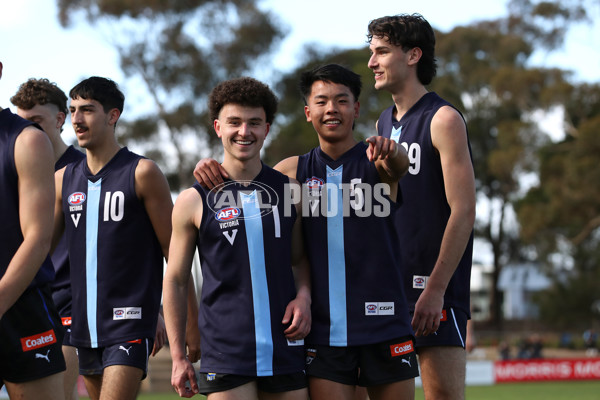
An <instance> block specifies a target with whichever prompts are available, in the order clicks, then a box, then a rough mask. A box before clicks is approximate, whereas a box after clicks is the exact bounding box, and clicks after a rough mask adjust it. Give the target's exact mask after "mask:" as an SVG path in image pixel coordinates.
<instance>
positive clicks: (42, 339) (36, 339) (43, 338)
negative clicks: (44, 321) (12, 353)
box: [21, 329, 56, 351]
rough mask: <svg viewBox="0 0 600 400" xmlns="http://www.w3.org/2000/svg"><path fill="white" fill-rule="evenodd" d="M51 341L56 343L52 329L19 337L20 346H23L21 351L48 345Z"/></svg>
mask: <svg viewBox="0 0 600 400" xmlns="http://www.w3.org/2000/svg"><path fill="white" fill-rule="evenodd" d="M53 343H56V334H55V333H54V330H53V329H50V330H49V331H46V332H42V333H38V334H37V335H32V336H27V337H24V338H21V347H22V348H23V351H31V350H35V349H39V348H41V347H46V346H50V345H51V344H53Z"/></svg>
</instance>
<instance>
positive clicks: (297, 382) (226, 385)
mask: <svg viewBox="0 0 600 400" xmlns="http://www.w3.org/2000/svg"><path fill="white" fill-rule="evenodd" d="M196 379H197V381H198V388H199V392H200V394H203V395H208V394H209V393H215V392H224V391H227V390H231V389H235V388H236V387H239V386H242V385H245V384H246V383H249V382H252V381H256V386H257V387H258V390H260V391H263V392H267V393H282V392H291V391H293V390H299V389H304V388H305V387H307V386H308V385H307V381H306V375H305V374H304V372H296V373H293V374H283V375H274V376H258V377H256V376H241V375H232V374H216V373H203V372H200V373H198V374H196Z"/></svg>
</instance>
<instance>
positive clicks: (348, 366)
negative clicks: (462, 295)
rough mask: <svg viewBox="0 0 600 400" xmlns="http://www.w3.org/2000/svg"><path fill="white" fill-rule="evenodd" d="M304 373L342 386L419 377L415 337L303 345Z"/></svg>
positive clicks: (380, 383) (385, 382)
mask: <svg viewBox="0 0 600 400" xmlns="http://www.w3.org/2000/svg"><path fill="white" fill-rule="evenodd" d="M306 373H307V375H308V376H309V377H311V376H313V377H316V378H322V379H327V380H329V381H333V382H338V383H342V384H344V385H360V386H376V385H385V384H389V383H393V382H400V381H404V380H407V379H413V378H415V377H417V376H419V367H418V365H417V357H416V353H415V346H414V338H413V337H412V336H404V337H401V338H398V339H392V340H386V341H384V342H381V343H375V344H369V345H364V346H353V347H332V346H319V345H316V346H315V345H307V346H306Z"/></svg>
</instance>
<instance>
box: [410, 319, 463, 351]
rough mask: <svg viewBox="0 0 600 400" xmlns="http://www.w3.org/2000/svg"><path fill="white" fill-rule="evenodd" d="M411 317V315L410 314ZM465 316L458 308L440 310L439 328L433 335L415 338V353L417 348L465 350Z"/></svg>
mask: <svg viewBox="0 0 600 400" xmlns="http://www.w3.org/2000/svg"><path fill="white" fill-rule="evenodd" d="M411 316H412V313H411ZM467 320H468V316H467V314H466V313H465V312H464V311H462V310H460V309H458V308H446V309H444V310H442V318H441V320H440V327H439V328H438V330H437V331H436V332H435V333H430V334H429V335H427V336H419V337H418V338H416V342H415V345H416V347H417V352H418V350H419V347H428V346H454V347H459V346H460V347H462V348H463V349H464V348H465V339H466V337H467Z"/></svg>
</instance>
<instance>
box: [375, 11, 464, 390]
mask: <svg viewBox="0 0 600 400" xmlns="http://www.w3.org/2000/svg"><path fill="white" fill-rule="evenodd" d="M368 39H369V42H370V49H371V58H370V59H369V64H368V65H369V68H371V69H372V70H373V72H374V74H375V88H376V89H378V90H386V91H388V92H390V93H391V94H392V100H393V101H394V104H393V105H392V106H391V107H389V108H388V109H386V110H385V111H383V112H382V113H381V116H380V117H379V120H378V123H377V129H378V133H379V134H380V135H382V136H384V137H386V138H391V139H393V140H394V141H396V142H398V143H401V144H402V146H404V147H405V148H406V149H407V150H408V154H409V159H410V162H411V165H410V168H409V169H408V174H407V176H406V177H404V178H402V180H401V181H400V188H401V190H402V194H403V196H404V204H403V206H402V207H401V208H400V210H399V212H398V214H397V224H398V231H399V236H400V242H398V246H399V247H400V248H401V260H400V266H401V268H402V270H403V271H404V283H405V285H406V293H407V298H408V301H409V305H410V307H411V311H412V314H413V319H412V326H413V328H414V330H415V334H416V336H417V339H416V346H417V353H418V354H419V363H420V365H421V376H422V381H423V389H424V392H425V398H427V399H436V400H437V399H462V398H464V389H465V373H466V352H465V349H464V348H465V335H466V326H467V320H468V319H469V317H470V309H469V292H470V288H469V283H470V275H471V259H472V253H473V224H474V221H475V178H474V173H473V163H472V160H471V149H470V145H469V142H468V138H467V129H466V126H465V121H464V120H463V118H462V115H461V114H460V113H459V112H458V111H457V110H456V109H455V108H454V107H453V106H452V105H451V104H449V103H448V102H446V101H444V100H443V99H441V98H440V97H439V96H438V95H437V94H435V93H433V92H428V91H427V89H426V88H425V85H428V84H429V83H430V82H431V80H432V79H433V77H434V76H435V74H436V63H435V58H434V48H435V37H434V33H433V29H432V28H431V26H430V25H429V23H428V22H427V21H426V20H425V19H424V18H423V17H422V16H420V15H418V14H414V15H397V16H392V17H382V18H378V19H375V20H373V21H371V22H370V24H369V28H368Z"/></svg>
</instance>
